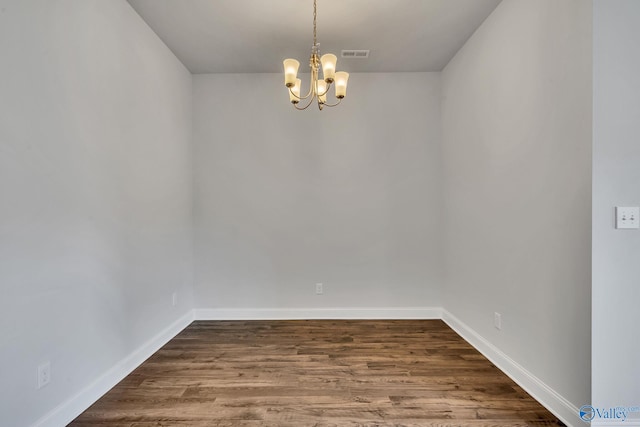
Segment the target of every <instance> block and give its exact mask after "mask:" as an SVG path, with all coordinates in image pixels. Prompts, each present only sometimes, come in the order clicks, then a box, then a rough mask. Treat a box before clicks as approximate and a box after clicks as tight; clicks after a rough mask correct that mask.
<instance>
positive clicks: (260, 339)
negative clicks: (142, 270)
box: [70, 320, 563, 427]
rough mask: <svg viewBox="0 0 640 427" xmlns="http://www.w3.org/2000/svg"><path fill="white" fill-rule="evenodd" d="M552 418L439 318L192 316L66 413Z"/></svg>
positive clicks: (494, 420) (536, 421) (264, 426)
mask: <svg viewBox="0 0 640 427" xmlns="http://www.w3.org/2000/svg"><path fill="white" fill-rule="evenodd" d="M559 425H563V424H562V423H561V422H560V421H559V420H558V419H557V418H555V417H554V416H553V415H552V414H551V413H550V412H549V411H547V410H546V409H545V408H544V407H542V406H541V405H540V404H539V403H538V402H536V401H535V400H534V399H532V398H531V397H530V396H529V395H528V394H526V393H525V392H524V391H523V390H522V389H521V388H520V387H518V386H517V385H516V384H515V383H514V382H513V381H512V380H510V379H509V378H508V377H507V376H506V375H504V374H503V373H502V372H500V371H499V370H498V369H497V368H496V367H495V366H494V365H493V364H491V362H489V361H488V360H487V359H486V358H484V357H483V356H482V355H481V354H480V353H478V352H477V351H476V350H475V349H474V348H473V347H472V346H470V345H469V344H468V343H467V342H465V341H464V340H463V339H462V338H460V337H459V336H458V335H457V334H456V333H455V332H454V331H453V330H451V329H450V328H449V327H448V326H446V324H444V323H443V322H442V321H439V320H377V321H375V320H359V321H334V320H314V321H196V322H193V323H192V324H191V325H190V326H189V327H187V328H186V329H185V330H184V331H182V332H181V333H180V334H178V335H177V336H176V337H175V338H174V339H173V340H171V341H170V342H169V343H167V344H166V345H165V346H164V347H163V348H162V349H160V350H159V351H158V352H156V353H155V354H154V355H153V356H151V357H150V358H149V359H148V360H147V361H146V362H145V363H143V364H142V365H141V366H140V367H138V368H137V369H136V370H135V371H134V372H132V373H131V374H130V375H129V376H128V377H127V378H125V379H124V380H123V381H122V382H121V383H120V384H118V385H117V386H116V387H114V388H113V389H112V390H111V391H109V392H108V393H107V394H106V395H105V396H103V397H102V398H101V399H100V400H98V401H97V402H96V403H95V404H94V405H92V406H91V407H90V408H89V409H87V410H86V411H85V412H84V413H83V414H81V415H80V416H79V417H78V418H76V419H75V420H74V421H73V422H72V423H71V424H70V426H73V427H106V426H122V427H151V426H155V427H158V426H191V427H204V426H207V427H212V426H218V427H231V426H233V427H272V426H273V427H275V426H277V427H288V426H292V427H293V426H295V427H306V426H309V427H383V426H389V427H390V426H393V427H417V426H422V427H425V426H431V427H453V426H471V427H480V426H484V427H492V426H493V427H498V426H559Z"/></svg>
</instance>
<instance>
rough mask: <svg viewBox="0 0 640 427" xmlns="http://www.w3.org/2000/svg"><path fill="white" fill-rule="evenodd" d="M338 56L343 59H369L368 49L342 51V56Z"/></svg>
mask: <svg viewBox="0 0 640 427" xmlns="http://www.w3.org/2000/svg"><path fill="white" fill-rule="evenodd" d="M340 56H341V57H343V58H362V59H364V58H368V57H369V49H359V50H355V49H349V50H343V51H342V54H341V55H340Z"/></svg>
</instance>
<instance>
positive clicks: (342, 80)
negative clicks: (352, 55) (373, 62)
mask: <svg viewBox="0 0 640 427" xmlns="http://www.w3.org/2000/svg"><path fill="white" fill-rule="evenodd" d="M316 16H317V5H316V0H313V46H312V47H311V58H309V67H310V68H311V81H310V82H309V83H310V84H309V92H308V93H307V94H306V95H305V96H300V86H301V84H302V81H301V80H300V79H299V78H297V74H298V67H300V63H299V62H298V61H296V60H295V59H285V60H284V62H283V63H284V84H285V86H286V87H287V88H288V89H289V100H290V101H291V103H292V104H293V106H294V107H296V108H297V109H298V110H306V109H307V108H308V107H309V105H311V103H312V102H313V100H314V99H316V100H317V101H318V108H319V109H320V110H322V107H325V106H326V107H335V106H336V105H338V104H340V101H342V99H343V98H344V97H345V96H346V94H347V81H348V80H349V73H346V72H344V71H338V72H336V61H337V58H336V56H335V55H333V54H331V53H327V54H324V55H322V57H320V44H319V43H318V42H317V40H316ZM320 65H322V76H323V77H324V79H320V78H319V77H320V76H319V70H320ZM332 83H335V86H336V92H335V96H336V99H337V102H336V103H335V104H327V93H328V92H329V89H330V88H331V84H332ZM303 99H309V102H308V103H307V105H305V106H304V107H299V106H298V104H299V103H300V101H301V100H303Z"/></svg>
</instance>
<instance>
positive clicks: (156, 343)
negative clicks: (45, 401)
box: [32, 310, 193, 427]
mask: <svg viewBox="0 0 640 427" xmlns="http://www.w3.org/2000/svg"><path fill="white" fill-rule="evenodd" d="M191 322H193V310H190V311H189V312H188V313H187V314H185V315H184V316H182V317H181V318H179V319H178V320H176V321H175V322H173V323H172V324H171V325H169V326H168V327H166V328H165V329H163V330H162V331H160V332H159V333H158V334H157V335H156V336H155V337H153V338H151V339H150V340H148V341H147V342H145V343H144V344H142V345H141V346H140V347H139V348H138V349H137V350H135V351H134V352H133V353H131V354H130V355H129V356H127V357H125V358H124V359H122V360H121V361H119V362H118V363H116V364H115V365H114V366H113V367H112V368H111V369H109V370H108V371H107V372H105V373H104V374H103V375H101V376H100V377H98V378H97V379H96V380H95V381H93V382H92V383H91V384H89V385H88V386H86V387H85V388H84V389H82V390H81V391H80V392H79V393H78V394H76V395H75V396H73V397H71V398H70V399H68V400H66V401H65V402H63V403H62V404H60V405H58V406H57V407H55V408H53V409H52V410H51V411H49V412H48V413H47V414H45V415H44V416H43V417H42V418H40V419H39V420H38V421H36V422H35V423H34V424H33V425H32V427H49V426H50V427H59V426H66V425H67V424H69V423H70V422H71V421H73V419H74V418H76V417H77V416H78V415H80V414H81V413H82V412H84V411H85V410H86V409H87V408H88V407H89V406H91V405H92V404H93V403H95V402H96V401H97V400H98V399H100V398H101V397H102V396H103V395H104V394H105V393H106V392H108V391H109V390H110V389H111V388H113V387H114V386H115V385H116V384H118V383H119V382H120V381H122V380H123V379H124V377H126V376H127V375H129V374H130V373H131V372H132V371H133V370H134V369H136V368H137V367H138V366H140V365H141V364H142V362H144V361H145V360H147V359H148V358H149V357H150V356H151V355H152V354H153V353H155V352H156V351H158V350H159V349H160V347H162V346H163V345H165V344H166V343H167V342H169V341H170V340H171V339H172V338H173V337H175V336H176V335H178V334H179V333H180V331H182V330H183V329H184V328H186V327H187V326H189V324H190V323H191Z"/></svg>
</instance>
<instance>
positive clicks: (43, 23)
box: [0, 0, 193, 427]
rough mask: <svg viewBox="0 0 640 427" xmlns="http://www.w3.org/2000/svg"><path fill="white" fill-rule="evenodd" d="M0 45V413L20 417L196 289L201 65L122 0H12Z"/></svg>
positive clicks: (120, 353)
mask: <svg viewBox="0 0 640 427" xmlns="http://www.w3.org/2000/svg"><path fill="white" fill-rule="evenodd" d="M0 58H2V59H1V65H0V94H1V95H0V206H1V207H0V288H1V291H2V292H1V295H2V296H1V297H0V346H1V348H0V414H1V415H0V424H2V425H3V426H7V427H24V426H27V425H30V424H31V423H33V422H34V421H35V420H36V419H37V418H39V417H40V416H42V415H44V414H45V413H46V412H47V411H49V410H51V409H53V408H54V407H56V406H57V405H60V404H61V403H62V402H63V401H65V400H66V399H69V398H70V397H71V396H73V395H74V394H75V393H78V392H79V391H80V390H81V389H82V388H83V387H85V386H87V385H89V384H90V383H91V382H92V381H94V380H95V379H96V378H98V377H100V375H102V374H103V373H105V372H106V371H107V370H108V369H109V368H111V367H113V366H114V364H116V363H117V362H120V361H121V360H122V359H123V358H124V357H126V356H128V355H129V354H131V353H132V352H133V351H134V350H135V349H137V348H138V347H139V346H141V345H142V344H143V343H145V342H146V341H147V340H149V339H150V338H151V337H153V336H154V335H156V334H157V333H158V331H160V330H162V329H163V328H165V327H167V326H168V325H169V324H171V323H172V322H173V321H175V320H176V319H177V318H178V317H179V316H181V315H184V314H185V313H186V312H187V310H188V309H190V308H191V306H192V304H193V302H192V300H191V298H190V289H189V286H188V285H189V284H190V282H191V275H192V267H191V265H192V259H191V237H190V236H191V151H190V139H191V76H190V74H189V73H188V72H187V70H186V69H185V68H184V67H183V66H182V64H180V63H179V62H178V61H177V59H176V58H175V57H174V56H173V55H172V53H171V52H170V51H169V50H168V49H167V47H166V46H165V45H164V44H162V42H161V41H160V40H159V39H158V38H157V37H156V36H155V34H154V33H153V32H152V31H151V30H150V29H149V28H148V27H147V26H146V24H144V22H143V21H142V20H141V19H140V17H139V16H138V15H137V14H136V13H135V12H134V11H133V10H132V9H131V7H130V6H129V5H128V4H127V3H126V2H124V1H105V0H83V1H77V0H55V1H52V0H30V1H22V0H2V1H0ZM174 291H178V292H179V296H180V298H179V304H178V306H177V307H172V303H171V302H172V301H171V294H172V293H173V292H174ZM45 360H50V361H51V378H52V380H51V383H50V384H49V385H48V386H46V387H45V388H42V389H40V390H36V368H37V366H38V365H39V364H40V363H42V362H44V361H45Z"/></svg>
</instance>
